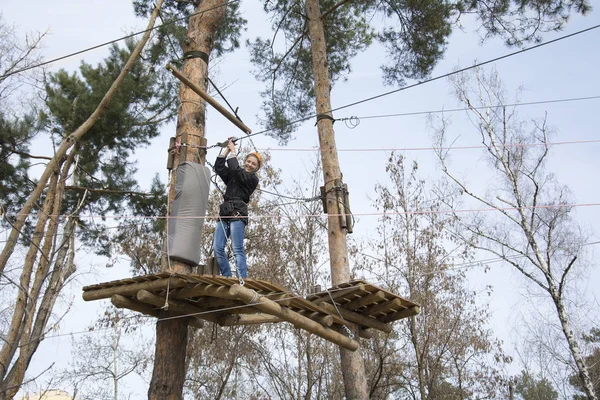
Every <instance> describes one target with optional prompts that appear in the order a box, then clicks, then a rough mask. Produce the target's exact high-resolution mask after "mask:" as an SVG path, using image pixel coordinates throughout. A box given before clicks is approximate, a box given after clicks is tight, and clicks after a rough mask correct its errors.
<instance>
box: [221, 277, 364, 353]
mask: <svg viewBox="0 0 600 400" xmlns="http://www.w3.org/2000/svg"><path fill="white" fill-rule="evenodd" d="M229 292H230V293H231V295H232V296H233V297H235V298H237V299H239V300H240V301H243V302H244V303H246V304H250V305H252V306H253V307H256V308H258V309H259V310H261V311H263V312H265V313H267V314H271V315H274V316H276V317H278V318H281V319H282V320H284V321H287V322H289V323H291V324H293V325H294V326H296V327H298V328H301V329H304V330H307V331H308V332H310V333H314V334H315V335H317V336H320V337H322V338H323V339H326V340H329V341H330V342H333V343H335V344H337V345H338V346H341V347H343V348H345V349H347V350H350V351H356V350H357V349H358V342H357V341H355V340H352V339H350V338H348V337H347V336H344V335H342V334H341V333H339V332H336V331H334V330H333V329H329V328H325V327H324V326H323V325H321V324H320V323H318V322H315V321H313V320H311V319H310V318H307V317H305V316H303V315H300V314H298V313H297V312H294V311H291V310H290V309H288V308H285V307H281V306H280V305H279V304H277V303H276V302H274V301H273V300H269V299H267V298H266V297H264V296H260V295H259V294H258V293H256V292H255V291H254V290H251V289H246V288H245V287H243V286H240V285H238V284H236V285H233V286H231V289H229Z"/></svg>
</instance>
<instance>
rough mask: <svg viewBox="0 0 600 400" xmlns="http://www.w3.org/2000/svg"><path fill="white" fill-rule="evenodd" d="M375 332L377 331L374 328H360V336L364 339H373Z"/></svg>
mask: <svg viewBox="0 0 600 400" xmlns="http://www.w3.org/2000/svg"><path fill="white" fill-rule="evenodd" d="M374 334H375V332H374V331H373V329H359V330H358V336H360V337H361V338H363V339H371V338H373V335H374Z"/></svg>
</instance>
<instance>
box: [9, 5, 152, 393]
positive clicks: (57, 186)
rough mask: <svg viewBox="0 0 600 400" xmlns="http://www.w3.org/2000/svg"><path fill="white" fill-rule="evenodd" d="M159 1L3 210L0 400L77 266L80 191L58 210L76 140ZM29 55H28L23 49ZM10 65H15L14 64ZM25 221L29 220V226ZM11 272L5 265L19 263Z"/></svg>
mask: <svg viewBox="0 0 600 400" xmlns="http://www.w3.org/2000/svg"><path fill="white" fill-rule="evenodd" d="M161 5H162V1H161V0H159V1H158V4H157V8H156V9H155V12H154V13H153V16H152V18H150V22H149V29H148V31H146V33H145V34H144V36H143V37H142V39H141V40H140V42H139V43H138V45H137V46H136V48H135V49H134V50H133V51H132V53H131V55H130V58H129V60H128V61H127V63H126V64H125V66H124V68H123V70H122V71H121V73H120V74H119V76H118V77H117V79H116V80H115V81H114V82H113V84H112V85H111V87H110V89H109V90H108V91H107V92H106V94H105V96H104V98H103V99H102V101H101V102H100V104H99V105H98V106H97V108H96V109H95V111H94V112H93V113H92V115H90V116H89V118H88V119H87V120H86V121H85V122H84V123H83V124H82V125H81V126H79V128H77V129H75V130H74V131H73V132H72V133H67V135H65V137H64V140H62V142H61V143H60V145H59V146H58V147H57V148H56V149H55V152H54V155H53V157H45V158H47V159H49V161H48V164H47V166H46V168H45V169H44V171H43V173H42V174H41V176H40V177H39V180H38V181H37V182H36V184H35V187H34V188H33V190H32V191H31V194H30V196H29V197H28V198H27V200H26V201H24V202H23V205H22V207H21V209H20V211H19V212H18V213H17V215H16V216H15V217H14V218H10V217H8V216H7V215H5V213H4V209H3V208H1V209H0V212H1V216H2V217H3V219H4V223H6V224H8V225H9V226H10V234H9V236H8V240H7V241H6V242H5V243H4V246H3V248H2V251H1V252H0V280H1V281H2V283H3V284H4V283H5V282H6V284H7V286H3V288H8V290H12V293H11V294H13V296H12V300H11V301H10V303H9V304H10V305H11V315H10V317H9V319H10V322H9V324H8V325H7V326H3V327H2V331H1V332H0V335H1V336H0V337H1V339H2V346H1V349H0V399H2V400H4V399H10V398H13V397H14V396H15V394H16V393H17V392H18V390H19V387H20V386H21V384H22V383H23V381H24V379H25V374H26V372H27V369H28V368H29V364H30V363H31V359H32V357H33V355H34V353H35V352H36V351H37V349H38V346H39V345H40V343H41V342H42V340H43V339H44V335H45V334H46V332H47V330H48V329H49V328H50V327H49V326H48V324H49V321H50V318H51V316H52V312H53V308H54V304H55V302H56V300H57V298H58V296H59V294H60V292H61V290H62V288H63V287H64V285H65V281H66V280H67V279H68V278H69V276H71V275H72V274H73V272H74V270H75V264H74V254H75V241H74V238H75V231H76V227H77V217H78V215H79V212H80V211H81V205H82V204H83V199H84V198H85V196H86V194H87V193H86V192H84V193H83V194H82V195H81V196H80V197H79V198H78V205H76V206H75V207H74V208H73V209H71V210H70V212H71V213H70V214H69V215H68V216H66V217H63V218H59V215H60V214H61V211H62V206H63V199H64V191H65V186H66V184H67V181H68V180H69V179H70V178H71V175H72V168H73V167H74V166H75V164H76V155H77V148H78V145H79V143H80V140H81V139H82V137H84V135H85V134H86V133H87V132H88V131H89V129H90V128H91V127H92V126H93V125H94V123H95V122H96V121H97V120H98V118H100V116H101V115H102V113H103V111H104V110H105V109H106V107H107V105H108V104H109V103H110V100H111V98H112V97H113V96H114V94H115V92H116V90H117V89H118V87H119V86H120V85H121V84H122V83H123V80H124V79H125V77H126V76H127V74H128V72H129V70H130V69H131V67H132V65H133V63H134V62H135V61H136V59H137V58H138V56H139V54H140V52H141V51H142V49H143V47H144V45H145V43H146V42H147V40H148V38H149V36H150V31H151V30H150V28H151V27H152V26H153V25H154V21H155V20H156V17H157V15H158V10H159V9H160V6H161ZM23 57H25V58H24V59H27V57H29V53H28V52H27V51H25V53H24V55H23ZM9 67H10V68H12V69H14V68H15V67H14V65H13V64H9ZM27 223H31V224H32V227H31V229H28V226H27ZM19 241H21V243H23V242H24V243H26V244H27V246H28V249H27V252H26V254H25V256H24V259H21V258H19V256H20V254H19V252H18V251H17V252H15V249H16V248H17V245H18V243H19ZM17 264H19V268H15V269H14V270H13V271H8V270H7V266H10V265H17Z"/></svg>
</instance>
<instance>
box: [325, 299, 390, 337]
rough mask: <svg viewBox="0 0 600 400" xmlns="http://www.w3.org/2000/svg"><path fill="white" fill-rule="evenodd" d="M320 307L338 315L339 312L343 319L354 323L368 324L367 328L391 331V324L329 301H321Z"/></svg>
mask: <svg viewBox="0 0 600 400" xmlns="http://www.w3.org/2000/svg"><path fill="white" fill-rule="evenodd" d="M321 307H322V308H323V309H325V310H327V312H329V313H331V314H334V315H338V313H339V315H341V316H342V318H343V319H346V320H348V321H351V322H354V323H356V324H359V325H363V326H368V327H369V328H373V329H377V330H380V331H383V332H385V333H390V332H391V331H392V326H391V325H389V324H385V323H383V322H380V321H378V320H376V319H373V318H370V317H365V316H364V315H360V314H358V313H355V312H353V311H349V310H346V309H345V308H342V307H339V306H338V307H334V306H332V305H331V304H329V303H323V304H321Z"/></svg>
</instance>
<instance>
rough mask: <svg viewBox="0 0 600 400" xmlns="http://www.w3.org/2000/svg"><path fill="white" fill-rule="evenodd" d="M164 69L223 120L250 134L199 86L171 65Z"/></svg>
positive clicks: (245, 127) (241, 123)
mask: <svg viewBox="0 0 600 400" xmlns="http://www.w3.org/2000/svg"><path fill="white" fill-rule="evenodd" d="M166 68H167V69H168V70H169V71H171V73H172V74H173V75H175V77H176V78H177V79H179V80H180V81H181V82H183V84H184V85H186V86H187V87H189V88H190V89H192V90H193V91H194V92H195V93H196V94H197V95H198V96H200V97H202V98H203V99H204V100H206V102H207V103H208V104H210V105H211V106H213V107H214V108H215V110H217V111H218V112H220V113H221V114H223V116H224V117H225V118H227V119H228V120H229V121H231V122H233V124H234V125H235V126H237V127H238V128H240V129H241V130H242V131H243V132H245V133H247V134H248V135H249V134H251V133H252V129H250V128H248V127H247V126H246V125H245V124H244V123H243V122H242V121H240V120H239V119H238V118H237V117H236V116H235V115H233V114H232V113H230V112H229V111H227V110H226V109H225V108H224V107H223V106H222V105H220V104H219V103H218V102H217V101H216V100H215V99H213V98H212V97H211V96H210V95H209V94H208V93H206V92H205V91H204V90H202V88H201V87H200V86H198V85H196V84H195V83H194V82H192V81H190V80H189V79H188V78H186V77H185V76H184V75H183V74H182V73H181V72H179V71H178V70H177V68H175V67H174V66H173V65H171V64H167V66H166Z"/></svg>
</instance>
